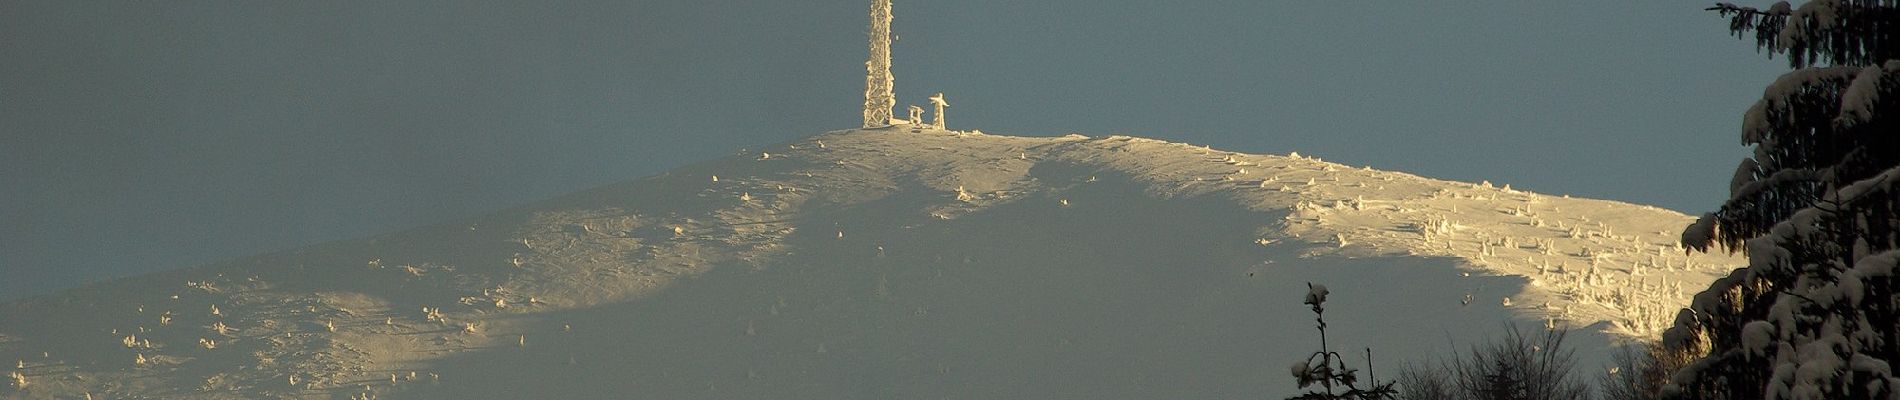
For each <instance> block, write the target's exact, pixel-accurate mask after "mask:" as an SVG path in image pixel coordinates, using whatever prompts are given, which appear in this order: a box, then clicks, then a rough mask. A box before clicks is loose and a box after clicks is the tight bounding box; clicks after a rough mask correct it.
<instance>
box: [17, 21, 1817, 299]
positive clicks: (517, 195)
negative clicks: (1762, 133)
mask: <svg viewBox="0 0 1900 400" xmlns="http://www.w3.org/2000/svg"><path fill="white" fill-rule="evenodd" d="M1398 3H1402V2H1370V1H1341V2H1273V1H1257V0H1246V1H1216V0H1208V1H1197V2H1191V3H1186V4H1185V5H1183V4H1178V3H1176V2H1152V1H1104V0H1087V1H1079V0H1039V1H1019V0H1010V1H1003V0H967V1H947V0H939V1H903V0H899V1H897V4H896V6H895V10H896V14H897V18H896V21H895V31H896V33H897V34H898V35H899V37H900V40H899V41H898V42H897V44H896V47H895V50H894V53H895V60H896V61H895V63H896V68H895V74H896V76H897V92H898V95H899V103H900V104H911V103H915V104H924V103H925V100H924V99H925V97H927V96H928V95H929V94H931V93H935V92H939V91H941V92H945V93H946V94H947V96H948V98H949V99H950V102H951V104H953V107H952V108H951V110H950V114H949V117H950V119H949V120H950V124H951V127H952V128H958V129H981V130H983V131H985V132H990V133H1007V134H1024V135H1060V134H1065V133H1070V132H1079V133H1083V134H1088V135H1106V134H1111V133H1118V134H1132V135H1139V136H1147V137H1155V138H1160V139H1165V140H1171V141H1185V142H1190V143H1195V144H1207V145H1212V146H1214V147H1216V148H1224V149H1229V150H1236V151H1244V152H1251V153H1286V152H1288V151H1299V152H1300V153H1302V154H1308V155H1316V156H1319V157H1322V158H1325V159H1327V160H1329V161H1336V162H1343V163H1346V164H1351V165H1370V166H1373V167H1375V168H1380V169H1388V170H1399V171H1406V172H1411V173H1416V174H1420V175H1425V176H1431V177H1438V178H1445V179H1455V180H1467V181H1477V180H1490V181H1492V182H1496V183H1500V184H1503V183H1509V184H1512V185H1513V186H1515V187H1517V188H1521V189H1529V190H1534V191H1538V192H1544V193H1551V194H1573V195H1578V196H1586V197H1599V198H1609V199H1616V200H1622V201H1629V202H1635V203H1643V204H1654V205H1658V206H1662V207H1666V208H1671V209H1676V210H1680V211H1684V212H1692V213H1699V212H1701V211H1706V210H1709V209H1713V208H1714V207H1716V206H1717V205H1718V204H1719V202H1720V201H1721V200H1722V199H1723V198H1725V197H1726V193H1725V191H1726V184H1727V181H1728V176H1729V175H1730V172H1731V171H1732V170H1733V166H1734V165H1735V164H1736V162H1737V161H1738V160H1739V159H1740V158H1741V157H1742V156H1744V155H1746V154H1747V152H1746V149H1745V148H1743V147H1740V146H1739V145H1738V134H1737V129H1738V128H1739V125H1740V122H1739V121H1740V115H1741V113H1742V111H1743V110H1744V109H1746V108H1747V107H1748V105H1749V104H1751V103H1753V102H1754V100H1755V99H1756V98H1757V97H1758V96H1759V95H1760V93H1761V89H1762V87H1764V86H1765V85H1766V84H1767V83H1769V82H1770V81H1771V80H1772V79H1773V78H1774V77H1775V76H1777V75H1778V74H1780V72H1781V71H1782V70H1783V69H1784V68H1783V65H1782V63H1781V62H1780V61H1779V60H1769V59H1767V58H1765V57H1763V56H1761V55H1759V54H1757V53H1755V52H1754V48H1753V45H1752V43H1747V42H1743V41H1739V40H1736V39H1734V38H1732V37H1730V36H1728V33H1727V31H1726V30H1725V27H1726V21H1725V20H1723V19H1721V18H1719V17H1717V16H1715V15H1713V14H1712V13H1710V12H1706V11H1702V10H1701V9H1702V8H1703V7H1704V6H1705V5H1704V4H1702V3H1697V2H1681V1H1667V2H1631V3H1622V4H1616V5H1614V6H1605V5H1601V4H1594V3H1589V2H1556V1H1522V2H1501V1H1499V2H1416V4H1398ZM866 8H867V5H866V3H865V2H863V1H857V0H848V1H847V0H823V1H819V0H810V1H795V2H791V1H737V0H727V1H719V0H712V1H591V0H585V1H584V0H551V1H541V2H501V1H434V2H416V1H410V2H241V3H232V2H206V1H180V2H130V3H93V2H15V1H7V2H0V60H4V61H0V156H3V159H0V185H4V187H5V188H6V189H5V190H4V191H0V239H3V240H0V276H6V277H8V279H4V280H0V299H12V298H18V297H21V296H26V295H32V294H38V293H45V292H47V291H49V290H54V289H58V288H63V287H71V286H76V285H78V284H81V283H84V282H87V281H93V280H101V279H109V278H113V277H124V276H130V275H134V274H138V273H144V272H150V271H156V270H163V269H171V268H179V267H186V266H190V265H196V264H202V263H207V262H214V261H218V260H224V259H230V258H236V257H241V256H245V255H249V254H255V253H260V252H266V251H274V250H281V249H287V248H294V247H299V246H303V245H308V244H314V243H320V242H323V241H328V240H337V239H346V238H353V237H361V236H367V235H372V234H377V233H383V232H390V231H395V230H400V229H403V228H407V227H414V226H419V225H426V224H432V223H440V222H446V221H449V220H452V219H456V218H460V217H469V216H475V215H480V214H483V213H486V212H490V211H493V210H498V209H502V208H506V207H509V206H513V205H519V204H523V203H527V202H531V201H534V200H538V199H543V198H548V197H552V196H555V195H559V194H563V193H567V192H572V191H577V190H581V189H585V188H589V187H593V186H597V185H601V184H606V183H611V182H617V181H623V180H628V179H633V178H637V177H640V176H645V175H649V174H654V173H658V172H662V171H665V170H667V169H670V168H672V167H677V166H681V165H684V164H687V163H690V162H694V161H699V160H704V159H708V158H713V157H720V156H724V155H728V154H732V153H733V152H735V151H737V150H739V149H742V148H747V147H754V148H756V147H758V146H761V145H765V144H769V143H775V142H780V141H784V140H789V139H792V138H796V137H801V136H806V135H810V134H814V133H818V132H822V131H826V130H832V129H841V128H849V127H853V126H855V125H856V124H857V123H858V118H859V116H858V110H857V108H858V107H859V105H860V104H861V101H862V100H861V96H862V90H863V87H862V82H863V81H862V75H861V74H862V71H863V67H862V63H863V60H864V56H865V43H864V31H865V27H864V24H865V15H864V13H865V10H866Z"/></svg>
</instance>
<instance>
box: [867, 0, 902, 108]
mask: <svg viewBox="0 0 1900 400" xmlns="http://www.w3.org/2000/svg"><path fill="white" fill-rule="evenodd" d="M870 35H871V56H870V59H869V60H865V61H864V69H865V75H864V127H865V128H875V127H880V126H886V125H890V124H891V118H892V117H891V112H892V110H893V109H896V108H897V94H896V93H897V92H896V89H895V88H894V87H895V86H896V82H897V81H896V78H895V77H893V76H891V0H871V31H870Z"/></svg>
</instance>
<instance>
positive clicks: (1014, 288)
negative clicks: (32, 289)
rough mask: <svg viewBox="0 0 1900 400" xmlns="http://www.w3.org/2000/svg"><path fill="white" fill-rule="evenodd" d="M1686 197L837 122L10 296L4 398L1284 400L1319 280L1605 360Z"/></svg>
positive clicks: (1656, 284) (1646, 298)
mask: <svg viewBox="0 0 1900 400" xmlns="http://www.w3.org/2000/svg"><path fill="white" fill-rule="evenodd" d="M1691 220H1692V218H1691V217H1688V216H1685V215H1681V214H1678V213H1675V212H1670V211H1666V210H1660V209H1655V208H1651V207H1646V206H1639V205H1631V204H1626V203H1618V202H1611V201H1602V200H1587V199H1573V198H1568V197H1563V196H1550V195H1541V194H1535V193H1529V192H1523V191H1515V190H1511V189H1510V188H1509V187H1508V186H1507V187H1492V186H1490V185H1489V184H1470V183H1459V182H1449V181H1441V180H1434V179H1427V178H1421V177H1418V176H1414V175H1408V174H1403V173H1395V172H1385V171H1376V170H1371V169H1365V168H1354V167H1350V166H1345V165H1339V164H1333V163H1327V162H1323V161H1320V160H1318V159H1314V158H1303V157H1299V156H1297V155H1292V156H1271V155H1250V154H1240V153H1232V152H1225V151H1218V150H1210V149H1207V148H1204V147H1196V146H1190V145H1186V144H1178V143H1167V142H1161V141H1155V140H1149V139H1141V138H1132V137H1124V136H1111V137H1107V138H1088V137H1083V136H1079V135H1070V136H1064V137H1057V138H1035V137H1009V136H993V135H985V134H981V133H973V132H946V131H935V130H913V129H909V128H907V127H900V128H887V129H874V130H851V131H838V132H831V133H826V134H823V135H818V136H814V137H811V138H808V139H804V140H799V141H795V142H792V143H786V144H781V145H775V146H770V147H768V148H765V149H760V150H752V151H742V152H740V154H738V155H736V156H733V157H728V158H725V159H721V160H715V161H712V162H707V163H703V164H698V165H693V166H688V167H684V168H680V169H677V170H674V171H672V172H669V173H666V174H663V175H658V176H652V177H647V178H643V179H639V180H636V181H632V182H627V183H623V184H617V185H611V186H607V187H602V188H598V189H594V190H590V191H586V192H582V193H576V194H573V195H569V196H565V197H562V198H558V199H553V200H549V201H545V202H541V203H537V204H532V205H528V206H525V207H522V208H519V209H514V210H508V211H504V212H501V213H498V214H495V215H491V216H487V217H482V218H476V219H470V220H467V221H462V222H458V223H452V224H446V225H443V226H436V227H430V228H423V229H417V230H413V231H409V232H404V233H399V234H392V235H386V236H381V237H374V238H368V239H363V240H355V241H345V242H337V243H329V244H324V245H319V246H313V247H309V248H305V249H300V250H296V251H291V252H285V253H281V254H270V255H262V256H256V257H251V258H246V259H242V260H237V261H233V262H229V263H225V264H221V265H214V266H208V267H203V268H196V269H190V270H182V271H175V272H169V273H162V274H155V275H150V276H145V277H139V278H134V279H126V280H122V281H115V282H109V283H104V284H98V285H93V286H89V287H84V288H80V289H75V290H69V291H65V292H61V293H58V294H55V295H51V296H42V297H37V298H32V299H28V300H24V301H20V302H14V303H10V304H5V305H0V360H5V361H6V362H7V364H8V366H9V367H12V366H13V364H14V361H15V360H19V361H20V362H21V363H22V364H23V365H24V370H23V371H24V375H25V376H26V378H27V384H26V385H25V387H24V388H23V389H18V388H8V389H0V390H4V391H0V394H3V395H4V396H0V397H23V398H84V396H86V395H87V394H91V395H92V396H93V398H233V399H238V398H262V397H296V398H350V397H359V396H363V395H365V394H368V395H373V396H375V397H377V398H629V397H634V398H721V399H723V398H826V399H830V398H1075V399H1084V398H1086V399H1097V398H1233V397H1262V396H1266V397H1271V396H1274V395H1280V394H1286V393H1290V392H1291V391H1292V389H1293V388H1292V382H1291V378H1290V377H1289V376H1286V372H1285V366H1286V365H1287V364H1288V363H1289V362H1291V361H1292V360H1295V359H1301V358H1303V357H1304V356H1305V355H1306V354H1307V353H1309V352H1311V351H1313V350H1315V349H1316V348H1317V346H1318V343H1317V338H1316V335H1315V332H1314V330H1313V326H1312V324H1311V321H1312V318H1311V314H1310V312H1309V311H1308V310H1307V309H1306V307H1304V306H1302V305H1301V304H1300V300H1301V297H1302V296H1303V295H1304V293H1305V289H1304V287H1305V284H1306V282H1309V281H1312V282H1318V283H1323V284H1326V285H1328V286H1330V287H1331V288H1332V293H1333V294H1332V298H1331V301H1330V302H1329V303H1328V311H1330V312H1329V313H1328V317H1329V322H1330V324H1331V326H1330V330H1329V333H1330V340H1331V343H1333V344H1334V345H1335V350H1340V351H1342V352H1344V353H1347V354H1362V350H1360V349H1362V348H1365V347H1371V348H1372V349H1373V350H1374V351H1375V356H1376V357H1377V361H1378V363H1377V364H1376V365H1375V367H1376V368H1377V369H1378V371H1396V370H1397V368H1396V367H1397V366H1398V365H1399V360H1408V359H1422V358H1423V357H1428V356H1432V355H1437V354H1443V353H1444V352H1446V351H1449V350H1450V349H1451V348H1452V346H1454V345H1457V346H1463V345H1465V344H1469V343H1472V342H1473V341H1478V340H1482V339H1483V338H1485V337H1487V336H1490V335H1494V334H1496V333H1498V332H1499V331H1500V330H1501V329H1503V326H1504V324H1506V323H1508V322H1512V321H1516V322H1517V323H1519V324H1520V325H1522V326H1526V327H1530V326H1542V325H1544V324H1553V325H1558V326H1564V327H1573V328H1580V329H1582V330H1583V331H1584V332H1585V333H1584V334H1581V335H1578V336H1573V340H1575V343H1576V344H1578V345H1579V348H1580V350H1582V351H1583V353H1584V355H1585V357H1586V359H1587V360H1588V362H1591V363H1597V362H1601V360H1603V357H1602V354H1603V352H1602V349H1603V348H1604V347H1605V346H1608V345H1609V343H1610V340H1611V339H1612V338H1614V337H1618V336H1621V335H1631V334H1636V335H1649V334H1653V333H1655V332H1656V331H1657V330H1658V329H1659V328H1660V327H1661V324H1662V323H1663V321H1665V320H1666V318H1665V314H1670V313H1669V312H1666V311H1668V310H1673V309H1675V308H1677V307H1680V306H1682V305H1684V304H1686V302H1687V295H1688V294H1690V293H1691V292H1693V291H1694V290H1695V289H1697V288H1700V287H1703V286H1705V285H1706V284H1707V283H1708V282H1709V281H1710V280H1711V279H1713V278H1714V277H1715V276H1716V275H1717V274H1719V273H1723V272H1725V271H1727V270H1728V269H1729V266H1731V265H1736V264H1739V262H1738V261H1737V260H1735V259H1730V258H1725V257H1719V256H1708V255H1696V256H1693V257H1685V256H1684V255H1683V252H1681V251H1680V250H1678V249H1676V248H1675V247H1674V244H1673V241H1674V235H1672V234H1671V232H1676V231H1677V230H1678V229H1679V228H1680V227H1681V226H1683V225H1684V224H1687V223H1689V222H1690V221H1691ZM1466 303H1468V304H1466ZM1355 358H1357V357H1355ZM1363 363H1364V361H1363V360H1354V361H1353V364H1355V365H1362V364H1363ZM359 398H360V397H359Z"/></svg>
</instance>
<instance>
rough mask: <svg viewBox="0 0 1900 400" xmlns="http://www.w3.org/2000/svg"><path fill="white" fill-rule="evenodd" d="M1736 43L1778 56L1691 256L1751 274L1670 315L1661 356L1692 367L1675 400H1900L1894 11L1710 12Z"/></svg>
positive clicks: (1691, 238)
mask: <svg viewBox="0 0 1900 400" xmlns="http://www.w3.org/2000/svg"><path fill="white" fill-rule="evenodd" d="M1710 9H1711V10H1715V11H1717V12H1719V13H1721V14H1722V15H1724V16H1727V17H1729V18H1730V22H1731V23H1730V30H1731V31H1732V32H1734V33H1735V34H1736V35H1737V36H1741V35H1742V34H1744V33H1750V32H1752V33H1754V39H1755V41H1756V44H1757V46H1758V48H1759V49H1762V50H1765V51H1767V52H1768V53H1769V54H1770V56H1773V55H1777V54H1779V55H1784V56H1786V57H1787V58H1788V61H1789V65H1790V67H1792V68H1794V69H1795V70H1794V71H1793V72H1790V73H1788V74H1786V75H1783V76H1782V77H1781V78H1779V79H1777V80H1776V81H1775V82H1774V83H1773V84H1772V85H1770V86H1769V87H1768V88H1767V90H1765V91H1764V93H1763V95H1762V99H1761V100H1760V101H1759V102H1757V103H1756V104H1755V105H1754V107H1752V108H1750V109H1749V110H1748V112H1747V113H1746V114H1745V115H1744V117H1743V125H1742V143H1743V144H1746V145H1753V146H1754V147H1755V149H1754V150H1755V151H1754V153H1755V154H1754V156H1753V157H1750V158H1748V159H1744V160H1743V161H1742V163H1741V165H1740V166H1739V167H1737V169H1736V171H1735V178H1734V180H1732V181H1731V182H1730V185H1729V188H1730V191H1731V198H1730V199H1729V200H1728V201H1727V202H1726V203H1725V204H1723V205H1722V208H1721V209H1720V210H1718V211H1716V212H1713V213H1709V214H1707V215H1704V216H1703V217H1702V218H1701V219H1700V220H1698V221H1696V223H1695V224H1693V225H1691V226H1689V227H1688V229H1686V230H1685V231H1684V232H1683V234H1682V244H1683V245H1684V247H1687V248H1690V249H1694V250H1699V251H1708V250H1709V249H1710V248H1711V247H1718V246H1719V247H1722V248H1725V249H1727V250H1729V251H1738V250H1746V254H1747V255H1748V259H1749V265H1747V266H1746V267H1743V268H1740V269H1737V270H1736V271H1735V272H1734V273H1732V274H1730V275H1729V276H1728V277H1726V278H1723V279H1720V280H1717V281H1716V282H1715V283H1714V284H1713V285H1711V286H1710V287H1709V289H1708V290H1706V291H1704V292H1702V293H1700V294H1698V295H1696V297H1695V300H1694V302H1693V303H1692V304H1691V306H1690V308H1688V309H1685V310H1683V311H1681V312H1680V313H1678V315H1677V317H1676V321H1675V326H1674V327H1672V328H1670V329H1669V331H1667V332H1665V333H1664V335H1663V342H1662V345H1663V347H1664V349H1665V350H1667V351H1669V352H1675V353H1680V354H1687V355H1690V356H1691V357H1693V358H1695V360H1694V361H1692V362H1690V363H1689V364H1688V365H1686V366H1684V367H1682V368H1680V369H1679V370H1677V371H1676V372H1675V373H1674V374H1673V375H1671V380H1670V383H1669V384H1668V385H1666V386H1665V387H1664V388H1663V391H1664V394H1665V395H1668V396H1670V397H1676V398H1722V399H1728V398H1737V399H1740V398H1764V399H1866V398H1900V379H1897V378H1896V377H1895V375H1894V374H1893V372H1892V370H1891V369H1890V367H1889V364H1890V363H1892V362H1894V361H1895V360H1900V292H1896V290H1895V285H1894V279H1893V270H1894V268H1895V263H1896V262H1895V260H1896V258H1900V252H1896V250H1895V249H1896V248H1900V243H1896V232H1895V231H1896V227H1900V213H1896V209H1900V191H1896V190H1895V186H1896V183H1895V181H1900V133H1897V132H1900V122H1896V115H1900V4H1895V3H1894V2H1892V1H1880V0H1816V1H1809V2H1806V3H1804V4H1802V5H1801V6H1800V7H1794V6H1791V5H1789V4H1788V3H1786V2H1780V3H1776V4H1774V5H1773V6H1772V7H1770V8H1768V9H1765V10H1763V9H1755V8H1749V7H1740V6H1735V5H1731V4H1718V5H1717V6H1715V7H1712V8H1710Z"/></svg>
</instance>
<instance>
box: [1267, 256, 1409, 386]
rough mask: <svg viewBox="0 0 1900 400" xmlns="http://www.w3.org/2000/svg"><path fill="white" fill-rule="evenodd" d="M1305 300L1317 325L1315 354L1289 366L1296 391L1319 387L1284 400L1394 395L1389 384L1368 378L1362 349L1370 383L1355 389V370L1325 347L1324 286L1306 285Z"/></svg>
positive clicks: (1369, 351)
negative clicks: (1298, 385)
mask: <svg viewBox="0 0 1900 400" xmlns="http://www.w3.org/2000/svg"><path fill="white" fill-rule="evenodd" d="M1306 288H1307V292H1306V301H1305V302H1304V304H1307V305H1310V306H1312V307H1313V314H1314V315H1316V317H1314V320H1315V321H1317V322H1318V323H1319V351H1317V352H1314V353H1313V355H1312V356H1311V357H1307V358H1306V359H1305V360H1300V361H1296V362H1294V363H1293V368H1292V372H1293V378H1294V379H1297V380H1299V383H1300V388H1301V389H1306V388H1308V387H1311V386H1314V385H1319V387H1320V389H1318V390H1312V391H1308V392H1306V393H1305V394H1301V395H1299V396H1294V397H1289V398H1288V400H1389V399H1391V398H1392V395H1393V394H1394V393H1396V392H1395V391H1393V390H1392V382H1384V383H1381V382H1379V381H1378V379H1377V377H1376V376H1373V375H1372V369H1371V365H1370V364H1371V363H1372V349H1366V363H1367V364H1368V365H1367V367H1366V368H1367V369H1366V375H1367V380H1370V381H1372V384H1371V385H1370V386H1368V387H1367V388H1365V389H1360V388H1359V370H1356V369H1352V368H1348V367H1346V360H1345V357H1341V356H1340V355H1339V353H1337V352H1334V351H1332V350H1330V349H1329V348H1327V344H1326V295H1327V291H1326V286H1325V285H1315V284H1312V283H1310V282H1309V283H1307V284H1306Z"/></svg>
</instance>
